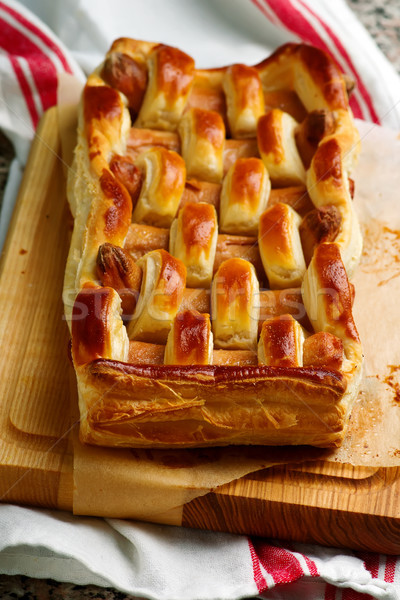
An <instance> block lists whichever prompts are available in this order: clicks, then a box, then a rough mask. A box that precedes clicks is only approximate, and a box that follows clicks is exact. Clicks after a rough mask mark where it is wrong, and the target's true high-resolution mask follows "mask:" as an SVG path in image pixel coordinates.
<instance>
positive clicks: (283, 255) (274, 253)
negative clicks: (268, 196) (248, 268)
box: [258, 203, 306, 289]
mask: <svg viewBox="0 0 400 600" xmlns="http://www.w3.org/2000/svg"><path fill="white" fill-rule="evenodd" d="M300 223H301V219H300V216H299V215H298V214H297V212H296V211H295V210H294V209H293V208H291V207H290V206H289V205H287V204H282V203H278V204H274V206H271V207H270V208H268V209H267V210H266V211H265V212H264V213H263V214H262V215H261V219H260V227H259V232H258V246H259V250H260V255H261V259H262V262H263V265H264V269H265V272H266V274H267V277H268V281H269V285H270V287H271V288H273V289H282V288H287V287H297V286H300V284H301V282H302V280H303V277H304V274H305V271H306V264H305V261H304V254H303V249H302V247H301V241H300V234H299V227H300Z"/></svg>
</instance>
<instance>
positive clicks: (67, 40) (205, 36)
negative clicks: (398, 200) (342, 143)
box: [0, 0, 400, 600]
mask: <svg viewBox="0 0 400 600" xmlns="http://www.w3.org/2000/svg"><path fill="white" fill-rule="evenodd" d="M24 4H25V5H26V6H25V7H24V6H22V5H21V4H18V3H16V2H11V1H8V2H4V1H2V0H0V50H1V52H0V127H1V128H2V130H3V131H4V132H6V133H7V135H9V137H10V138H11V139H12V141H13V143H14V146H15V149H16V153H17V157H18V161H19V163H18V164H17V163H15V164H14V165H13V170H12V173H14V176H13V177H12V178H11V181H10V184H9V186H8V188H7V192H6V197H5V201H4V206H5V207H6V208H7V211H8V213H7V214H8V215H9V214H10V210H11V207H12V203H13V201H14V198H15V192H16V187H17V179H18V173H20V172H21V171H22V166H23V164H24V161H25V160H26V156H27V150H28V148H29V144H30V141H31V139H32V137H33V135H34V131H35V129H36V125H37V122H38V120H39V118H40V115H41V114H42V112H43V111H44V110H45V109H46V108H48V107H49V106H51V105H52V104H54V103H55V102H56V82H57V78H56V73H57V72H58V71H66V72H69V73H73V74H74V75H75V76H77V77H78V78H81V79H83V72H86V73H87V72H89V71H90V70H91V69H93V68H94V67H95V66H96V65H97V63H99V62H100V60H101V59H102V56H103V55H104V52H105V51H106V50H107V48H108V47H109V45H110V43H111V42H112V40H113V39H114V38H116V37H120V36H130V37H136V38H141V39H148V40H160V41H163V42H165V43H168V44H171V45H175V46H178V47H180V48H182V49H183V50H185V51H186V52H188V53H189V54H191V55H193V57H194V58H195V59H196V63H197V65H198V66H199V67H206V66H218V65H221V64H227V63H232V62H246V63H250V64H251V63H255V62H257V61H259V60H261V59H262V58H264V57H265V56H266V55H267V54H269V53H270V52H271V51H272V50H273V49H274V48H276V47H277V46H278V45H280V44H282V43H285V42H287V41H299V40H303V41H305V42H308V43H312V44H314V45H316V46H319V47H321V48H323V49H325V50H328V51H329V52H330V53H331V54H332V55H333V56H334V57H335V58H336V60H337V61H338V63H339V64H340V65H341V67H342V68H343V70H344V71H345V72H347V73H348V74H349V75H350V76H351V77H353V78H354V79H355V80H356V82H357V89H356V91H355V93H354V94H353V97H352V108H353V112H354V114H355V115H356V116H357V117H360V118H364V119H365V120H369V121H372V122H376V123H383V124H385V125H387V126H390V127H393V128H399V126H400V110H399V107H400V104H399V102H400V80H399V78H398V76H397V75H396V73H395V71H394V70H393V68H392V67H391V66H390V64H389V63H388V62H387V61H386V60H385V58H384V57H383V56H382V54H381V53H380V52H379V50H378V49H377V48H376V46H375V45H374V43H373V41H372V40H371V39H370V37H369V36H368V34H367V33H366V32H365V30H364V29H363V27H362V26H361V25H360V24H359V23H358V21H357V20H356V19H355V17H354V15H353V14H352V13H351V12H350V11H349V9H348V8H347V6H346V4H345V3H344V2H343V1H342V0H336V1H335V2H333V1H332V0H307V1H306V0H202V1H199V0H113V2H112V3H110V1H109V0H107V1H106V0H96V2H93V1H91V0H62V1H61V0H57V1H54V0H26V1H25V2H24ZM26 7H29V8H30V9H31V10H32V11H33V12H34V13H35V15H34V14H32V13H31V12H30V11H29V10H27V8H26ZM2 214H3V215H4V214H5V213H4V211H3V213H2ZM0 227H3V231H5V230H6V227H7V222H6V220H5V219H3V220H2V223H0ZM0 573H8V574H15V573H20V574H25V575H29V576H33V577H46V578H47V577H48V578H54V579H57V580H60V581H69V582H73V583H77V584H88V583H94V584H98V585H100V586H111V587H114V588H117V589H119V590H122V591H124V592H126V593H130V594H133V595H137V596H141V597H147V598H154V599H156V600H158V599H165V600H169V599H171V600H172V599H174V600H180V599H182V600H196V599H199V600H200V599H204V600H207V599H214V598H215V599H217V598H218V599H220V600H222V599H231V598H232V599H236V598H243V597H249V596H255V595H259V594H261V595H262V597H265V598H275V599H280V598H282V599H283V598H285V599H287V598H293V599H294V598H296V599H298V598H310V599H318V600H329V599H331V600H333V599H335V600H339V599H342V600H361V599H362V598H364V600H365V599H366V596H365V594H370V596H373V597H375V598H385V599H387V600H392V599H393V600H394V599H395V598H400V588H399V581H400V560H399V559H398V557H390V556H383V555H378V554H373V553H371V554H367V553H366V554H361V553H353V552H350V551H340V550H336V549H327V548H322V547H319V546H316V545H300V544H288V543H285V542H282V543H277V542H274V543H272V542H270V541H269V540H266V539H262V538H252V539H251V538H248V537H246V536H236V535H230V534H221V533H211V532H203V531H195V530H189V529H185V528H173V527H167V526H161V525H151V524H146V523H135V522H127V521H121V520H115V519H113V520H111V519H109V520H102V519H97V518H83V517H79V518H78V517H73V516H72V515H69V514H66V513H62V512H56V511H46V510H39V509H29V508H21V507H16V506H9V505H6V504H3V505H0Z"/></svg>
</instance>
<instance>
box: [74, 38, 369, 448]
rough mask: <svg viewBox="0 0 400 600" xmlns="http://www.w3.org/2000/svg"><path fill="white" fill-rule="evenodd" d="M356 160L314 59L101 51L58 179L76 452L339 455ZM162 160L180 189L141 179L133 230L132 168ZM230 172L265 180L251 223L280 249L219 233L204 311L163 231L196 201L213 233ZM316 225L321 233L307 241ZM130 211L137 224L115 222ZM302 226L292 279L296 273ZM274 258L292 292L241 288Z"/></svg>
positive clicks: (351, 343) (355, 348) (348, 388)
mask: <svg viewBox="0 0 400 600" xmlns="http://www.w3.org/2000/svg"><path fill="white" fill-rule="evenodd" d="M261 91H262V94H261ZM261 96H263V99H262V98H261ZM131 120H132V121H133V122H134V127H131ZM225 124H227V128H228V134H229V133H230V134H231V135H233V136H234V138H233V139H226V127H225ZM256 130H258V136H257V137H258V139H256ZM249 136H250V137H249ZM235 137H236V138H241V139H235ZM243 138H247V139H243ZM358 147H359V139H358V134H357V131H356V129H355V127H354V124H353V118H352V114H351V111H350V109H349V105H348V98H347V90H346V82H345V79H344V77H343V76H342V74H341V73H340V71H339V69H338V67H337V66H336V64H335V63H334V62H333V61H332V60H331V59H330V58H329V57H328V56H327V55H326V54H325V53H324V52H322V51H321V50H318V49H316V48H312V47H310V46H307V45H303V44H287V45H285V46H283V47H281V48H280V49H278V50H277V51H276V52H275V53H274V54H273V55H271V56H270V57H269V58H267V59H266V60H264V61H262V62H261V63H259V64H258V65H255V66H254V67H248V66H244V65H233V66H231V67H228V68H221V69H214V70H196V69H195V66H194V62H193V60H192V59H191V58H190V57H189V56H188V55H186V54H185V53H184V52H182V51H180V50H178V49H176V48H170V47H168V46H165V45H162V44H154V43H149V42H141V41H137V40H130V39H127V38H121V39H119V40H116V41H115V42H114V44H113V45H112V47H111V49H110V51H109V52H108V53H107V55H106V57H105V61H104V63H103V65H101V66H100V67H99V68H98V69H97V70H96V71H95V72H94V73H93V74H92V75H91V76H90V77H89V78H88V81H87V84H86V86H85V89H84V92H83V95H82V100H81V104H80V108H79V128H78V143H77V147H76V150H75V159H74V164H73V168H72V169H71V171H70V174H69V181H68V199H69V202H70V206H71V211H72V213H73V216H74V218H75V225H74V232H73V236H72V242H71V248H70V253H69V257H68V263H67V269H66V275H65V286H64V303H65V313H66V318H67V322H68V324H69V325H70V328H71V333H72V357H73V361H74V366H75V370H76V375H77V381H78V390H79V403H80V411H81V429H80V435H81V439H82V440H83V441H84V442H88V443H93V444H100V445H106V446H126V447H129V446H133V447H134V446H139V447H140V446H148V447H196V446H203V445H226V444H266V445H275V444H276V445H282V444H312V445H316V446H322V447H324V446H334V445H338V444H340V442H341V441H342V439H343V437H344V435H345V432H346V427H347V422H348V417H349V413H350V410H351V406H352V402H353V400H354V398H355V396H356V394H357V390H358V385H359V381H360V376H361V366H362V348H361V344H360V340H359V337H358V334H357V330H356V327H355V324H354V320H353V316H352V299H353V289H352V287H351V284H350V283H349V281H348V275H349V274H351V272H352V271H353V270H354V268H355V266H356V264H357V261H358V259H359V257H360V252H361V236H360V231H359V226H358V222H357V218H356V215H355V213H354V209H353V206H352V203H351V197H352V192H353V182H352V179H351V169H352V165H353V163H354V161H355V159H356V157H357V153H358ZM179 154H181V155H183V159H184V161H185V165H186V176H185V175H183V176H182V172H183V169H182V168H180V177H178V178H176V177H175V179H174V182H173V183H171V181H169V180H168V173H169V174H171V170H169V171H168V173H167V170H164V171H163V170H162V169H161V171H160V173H161V177H159V180H158V183H159V184H160V185H161V187H162V186H163V185H164V184H167V183H168V181H169V186H168V185H166V187H165V189H164V187H163V193H162V194H160V195H159V196H157V194H156V196H157V198H156V201H155V206H156V210H155V211H153V213H152V214H156V213H157V214H160V213H162V212H163V198H164V197H165V204H166V205H168V203H169V201H170V200H171V197H173V202H172V204H173V207H172V208H171V210H167V211H166V212H167V213H168V216H167V219H166V222H162V221H161V222H160V221H158V220H157V218H158V217H157V218H156V220H152V219H153V217H150V221H148V220H147V221H146V219H148V217H147V216H145V217H143V214H142V216H138V214H139V212H140V210H141V209H142V208H143V207H141V202H142V201H141V198H142V199H143V197H144V194H145V192H146V189H148V188H146V181H145V180H146V177H147V175H146V169H145V168H144V167H143V164H142V162H141V161H142V160H143V157H149V156H151V157H153V160H155V162H153V163H152V165H153V167H154V166H157V165H158V166H159V165H160V164H161V163H162V158H163V157H164V158H165V157H171V156H177V157H178V158H176V160H175V163H174V165H175V167H176V168H175V171H176V169H178V170H179V168H178V167H177V165H180V167H182V165H183V163H182V162H180V161H181V159H180V157H179V156H178V155H179ZM243 159H247V160H249V161H250V162H251V161H256V162H257V161H260V160H263V162H264V165H265V166H266V168H267V171H268V170H269V177H270V179H271V181H272V184H273V189H272V190H271V192H270V194H269V198H268V204H267V207H265V206H264V207H263V209H265V212H264V214H265V213H267V215H268V214H269V215H274V214H275V220H274V219H273V222H271V223H270V224H269V226H268V227H275V226H276V227H277V229H279V230H280V234H279V235H277V236H275V238H274V236H272V235H270V236H269V238H270V239H269V240H268V233H269V232H268V231H266V228H265V227H263V226H262V227H261V234H260V231H259V233H258V238H257V236H256V231H254V229H253V230H252V232H251V233H252V234H253V237H252V236H251V235H249V233H248V232H247V233H246V235H243V232H241V231H240V228H239V230H236V231H233V232H232V233H231V232H228V233H222V234H220V235H219V236H218V239H217V240H216V251H215V258H214V260H213V267H212V271H213V272H214V284H213V299H212V300H210V290H209V289H207V288H198V289H195V290H194V289H192V288H191V287H190V286H189V287H186V268H185V265H184V264H183V263H182V262H181V261H180V260H179V259H177V258H175V257H173V256H171V255H170V254H169V253H168V252H167V251H166V250H167V248H168V247H169V235H170V232H169V227H170V224H171V221H172V219H173V218H174V217H175V216H176V214H177V212H178V210H181V211H184V210H185V207H188V208H187V210H188V211H190V210H191V207H193V206H194V204H196V203H206V206H207V207H208V208H207V209H206V210H207V211H208V212H210V211H211V212H212V211H214V212H213V214H214V215H215V214H219V218H221V214H220V213H221V208H222V213H223V212H224V210H225V209H224V207H221V199H220V196H221V189H222V187H223V184H225V185H226V186H228V183H229V177H230V176H229V174H228V173H229V172H230V169H231V173H234V171H235V164H236V166H237V165H238V164H239V165H240V164H241V163H240V160H243ZM172 162H174V161H172ZM149 164H150V163H149ZM257 164H258V163H257ZM151 168H152V167H151V166H150V167H149V171H150V170H151ZM153 170H154V169H153ZM163 173H164V180H163V176H162V175H163ZM227 174H228V175H227ZM175 175H176V173H175ZM185 177H186V178H187V179H186V181H185ZM224 177H225V178H227V179H225V181H224ZM167 180H168V181H167ZM178 180H179V181H178ZM177 182H178V183H179V185H178V183H177ZM151 183H152V184H154V182H153V181H152V182H151ZM156 183H157V182H156ZM276 186H289V187H288V188H287V189H286V188H283V189H277V187H276ZM293 186H296V187H293ZM156 187H157V186H156ZM164 192H165V194H164ZM178 192H179V193H178ZM256 195H257V194H256ZM258 201H260V197H258ZM260 205H261V204H258V206H257V210H258V209H259V207H260ZM332 207H333V208H332ZM164 208H165V207H164ZM151 210H153V209H151ZM151 210H150V211H148V212H151ZM199 210H202V206H201V205H200V209H199ZM257 210H256V211H255V212H256V213H257ZM310 210H316V211H317V216H315V215H311V216H307V215H309V212H310ZM329 210H331V212H332V211H334V213H335V215H336V216H337V219H336V220H335V224H336V225H335V227H333V226H332V227H331V226H330V227H328V229H329V232H328V234H329V235H322V233H323V232H322V230H323V225H324V224H326V219H325V221H324V218H323V214H324V213H327V211H329ZM318 211H319V212H318ZM145 212H146V211H145ZM132 213H133V215H134V217H135V219H136V218H137V219H138V220H140V221H144V222H143V223H138V222H133V223H131V217H132ZM181 214H182V215H183V214H185V213H184V212H182V213H181ZM288 215H289V216H288ZM302 218H304V221H303V226H302V232H303V237H304V240H306V242H305V243H304V246H306V245H307V262H309V265H308V267H307V269H305V264H304V259H303V263H302V261H301V259H300V258H299V256H301V257H302V255H303V250H302V246H301V244H300V241H299V240H300V235H299V225H300V222H301V219H302ZM135 219H134V220H135ZM265 220H266V221H267V219H265ZM222 221H224V216H223V217H222ZM281 221H282V222H281ZM206 222H208V223H209V222H210V219H208V220H207V219H206ZM261 222H262V219H261ZM321 223H322V225H321ZM285 224H286V225H287V227H286V229H285ZM293 224H294V225H295V227H292V229H291V230H290V226H292V225H293ZM252 227H253V225H252ZM289 230H290V231H289ZM238 234H239V235H238ZM296 236H297V237H296ZM215 238H216V234H215V235H214V238H213V240H215ZM294 238H296V241H295V242H294ZM279 244H280V245H281V246H282V248H283V246H285V247H287V248H286V250H287V252H285V251H283V252H282V253H281V254H282V256H283V257H284V259H285V260H283V264H282V265H280V266H281V267H282V266H283V271H285V272H286V274H287V272H290V271H291V267H290V265H289V262H290V260H289V258H291V259H293V256H294V257H295V258H296V259H297V264H296V269H297V271H299V273H298V277H297V279H296V278H294V279H291V278H290V277H289V278H287V277H286V278H285V277H283V281H284V283H282V285H280V286H278V287H284V288H288V287H289V289H282V290H270V289H267V290H259V284H260V283H261V286H265V285H266V283H267V282H268V278H267V276H266V275H268V269H269V268H270V263H271V260H270V259H271V256H272V255H273V254H274V252H275V254H277V245H279ZM299 244H300V245H299ZM184 245H185V249H186V250H187V249H189V250H190V248H189V246H190V244H189V243H188V241H187V240H186V241H185V243H184ZM295 247H296V248H297V250H296V249H295ZM260 253H261V255H262V254H263V253H264V255H267V260H266V261H264V262H266V265H267V267H266V269H265V270H264V267H263V264H262V262H261V258H260ZM289 254H290V256H289ZM275 258H276V257H275ZM281 258H282V257H281ZM288 260H289V262H288ZM131 261H133V263H132V262H131ZM210 262H211V261H210ZM281 262H282V261H281ZM294 262H296V261H294ZM300 263H302V264H300ZM132 264H134V265H135V266H134V267H133V266H132ZM296 269H294V271H296ZM208 271H210V264H208ZM265 271H267V273H265ZM292 271H293V269H292ZM304 273H305V274H304ZM221 275H223V277H222V278H221ZM256 275H257V276H256ZM280 275H281V276H282V272H281V274H280ZM303 275H304V277H303ZM269 277H270V278H271V275H270V274H269ZM228 280H229V281H231V283H232V286H231V285H229V286H228V285H227V281H228ZM125 284H127V285H128V288H129V291H130V292H135V293H136V295H138V301H137V304H136V308H135V314H134V317H133V319H132V320H131V321H130V322H129V323H128V325H127V327H126V326H125V324H124V322H123V319H122V314H121V300H120V295H119V293H118V290H119V291H121V287H122V285H125ZM300 284H301V288H300ZM296 286H297V287H296ZM166 290H167V293H166ZM218 291H222V292H223V293H222V294H219V295H218ZM121 296H122V299H123V300H124V297H123V294H122V293H121ZM221 299H222V300H221ZM210 304H211V308H210ZM233 305H235V312H236V313H237V314H236V315H235V318H234V319H233V321H231V320H230V319H229V318H226V317H227V315H228V317H229V310H230V308H231V307H232V306H233ZM188 311H189V312H188ZM196 311H198V312H197V313H196ZM204 313H207V315H209V314H210V316H211V319H210V317H209V316H204ZM180 315H184V317H183V318H182V319H181V320H180ZM199 315H200V316H199ZM210 321H211V323H210ZM192 322H196V324H197V325H198V327H197V329H196V328H195V327H194V328H192V325H193V323H192ZM191 323H192V325H191ZM211 324H212V325H211ZM210 325H211V326H210ZM211 328H212V330H213V331H214V336H215V339H214V343H213V344H212V334H211ZM303 328H306V329H307V331H306V334H305V340H304V338H303V334H304V330H303ZM222 330H223V331H222ZM128 332H129V334H130V335H129V337H130V338H131V340H129V337H128ZM195 334H197V337H196V335H195ZM167 340H168V341H167ZM257 344H259V349H260V348H261V350H260V353H259V356H258V358H257ZM218 346H219V348H218ZM267 356H269V358H266V357H267ZM258 360H259V361H260V362H269V363H270V365H257V361H258ZM132 361H134V364H133V363H132ZM165 362H167V363H168V362H172V363H174V364H165ZM187 362H191V363H198V364H196V365H194V364H191V365H187V364H185V365H184V364H182V363H187ZM205 363H208V364H205ZM272 363H273V366H271V365H272ZM303 364H304V365H305V366H301V365H303ZM282 365H285V366H282Z"/></svg>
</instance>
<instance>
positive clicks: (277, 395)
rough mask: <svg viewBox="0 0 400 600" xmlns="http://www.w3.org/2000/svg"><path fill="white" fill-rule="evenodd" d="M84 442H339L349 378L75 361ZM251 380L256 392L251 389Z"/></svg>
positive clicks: (324, 372)
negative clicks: (81, 363)
mask: <svg viewBox="0 0 400 600" xmlns="http://www.w3.org/2000/svg"><path fill="white" fill-rule="evenodd" d="M78 382H79V386H82V388H83V390H84V395H83V396H82V395H81V430H80V436H81V440H82V441H83V442H88V443H91V444H99V445H104V444H106V445H107V443H108V444H109V443H110V442H111V445H113V446H120V447H124V446H127V447H129V446H134V447H146V446H148V447H151V446H154V445H156V446H157V447H159V448H162V447H169V448H171V447H200V446H209V445H212V446H221V445H222V446H223V445H227V444H261V445H288V444H289V445H290V444H295V445H299V444H310V443H311V444H314V445H317V446H320V447H331V446H335V445H338V444H340V442H341V440H342V438H343V435H344V428H345V423H346V418H347V406H346V404H345V403H343V399H344V395H345V393H346V387H347V382H346V379H345V378H344V376H343V375H342V374H341V373H340V372H338V371H335V370H329V369H313V368H301V367H299V368H277V367H264V366H262V367H260V366H256V367H239V368H238V367H225V366H204V367H203V366H201V367H193V366H184V367H176V366H164V365H161V366H153V365H149V366H142V365H141V366H137V365H131V364H126V363H120V362H116V361H111V360H104V359H100V360H96V361H93V362H92V363H90V364H88V365H85V366H83V367H80V368H79V369H78ZM249 387H251V389H252V390H253V391H254V392H255V393H254V394H253V395H249V394H248V391H249Z"/></svg>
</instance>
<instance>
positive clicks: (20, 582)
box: [0, 0, 400, 600]
mask: <svg viewBox="0 0 400 600" xmlns="http://www.w3.org/2000/svg"><path fill="white" fill-rule="evenodd" d="M332 1H333V0H332ZM347 3H348V5H349V6H350V8H351V9H352V10H353V11H354V12H355V14H356V15H357V16H358V18H359V19H360V21H361V22H362V23H363V24H364V26H365V27H366V29H367V30H368V31H369V33H370V34H371V36H372V37H373V38H374V39H375V41H376V43H377V44H378V46H379V47H380V49H381V50H382V52H383V53H384V54H385V55H386V57H387V58H388V59H389V60H390V61H391V62H392V64H393V65H394V67H395V68H396V70H397V72H398V73H400V0H347ZM12 156H13V151H12V148H11V146H10V144H9V142H8V140H6V138H4V136H3V135H2V134H1V133H0V203H1V198H2V195H3V191H4V185H5V181H6V178H7V172H8V167H9V163H10V161H11V159H12ZM0 599H1V600H16V599H19V600H138V599H137V598H136V597H135V598H134V597H133V596H129V595H126V594H124V593H122V592H119V591H117V590H113V589H109V588H99V587H97V586H93V585H90V586H85V587H82V586H77V585H73V584H69V583H60V582H56V581H51V580H43V579H32V578H29V577H24V576H19V575H15V576H8V575H0Z"/></svg>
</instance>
